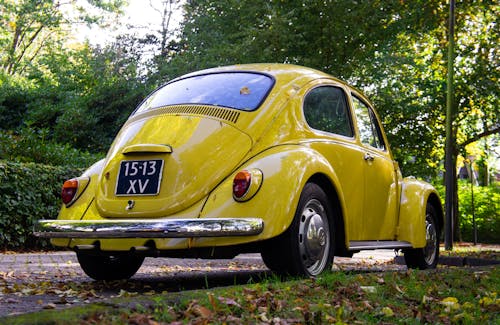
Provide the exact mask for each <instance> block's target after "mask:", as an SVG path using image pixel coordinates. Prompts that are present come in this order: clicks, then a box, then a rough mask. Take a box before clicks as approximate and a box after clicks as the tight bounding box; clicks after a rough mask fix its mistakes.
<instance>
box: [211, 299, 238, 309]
mask: <svg viewBox="0 0 500 325" xmlns="http://www.w3.org/2000/svg"><path fill="white" fill-rule="evenodd" d="M217 299H219V301H220V302H221V303H223V304H226V305H228V306H233V307H238V308H241V305H240V304H239V303H237V302H236V300H234V299H231V298H226V297H217Z"/></svg>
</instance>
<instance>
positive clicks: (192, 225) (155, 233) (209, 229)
mask: <svg viewBox="0 0 500 325" xmlns="http://www.w3.org/2000/svg"><path fill="white" fill-rule="evenodd" d="M263 229H264V221H263V220H262V219H259V218H220V219H219V218H214V219H155V220H129V219H127V220H40V221H38V223H37V224H35V228H34V235H35V236H37V237H42V238H187V237H230V236H252V235H258V234H260V233H261V232H262V230H263Z"/></svg>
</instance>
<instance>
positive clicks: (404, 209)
mask: <svg viewBox="0 0 500 325" xmlns="http://www.w3.org/2000/svg"><path fill="white" fill-rule="evenodd" d="M427 204H432V205H433V206H434V208H435V210H436V213H437V218H438V220H437V222H438V224H439V229H443V209H442V206H441V202H440V200H439V195H438V193H437V191H436V189H435V188H434V187H433V186H432V185H430V184H429V183H426V182H423V181H420V180H417V179H415V178H414V177H406V178H404V179H403V184H402V188H401V205H400V209H399V226H398V240H400V241H407V242H410V243H411V244H412V246H413V247H414V248H421V247H424V246H425V245H426V238H425V216H426V207H427Z"/></svg>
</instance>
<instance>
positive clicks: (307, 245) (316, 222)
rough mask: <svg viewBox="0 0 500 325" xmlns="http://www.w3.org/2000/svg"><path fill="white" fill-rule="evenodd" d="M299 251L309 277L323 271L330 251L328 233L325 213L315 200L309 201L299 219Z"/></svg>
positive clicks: (319, 203)
mask: <svg viewBox="0 0 500 325" xmlns="http://www.w3.org/2000/svg"><path fill="white" fill-rule="evenodd" d="M298 235H299V238H298V240H299V251H300V256H301V258H302V262H303V264H304V266H305V267H306V268H307V271H308V272H309V274H310V275H317V274H319V273H321V272H322V271H323V269H324V268H325V265H326V263H327V260H328V252H329V251H330V232H329V227H328V219H327V216H326V211H325V209H324V207H323V205H322V204H321V202H319V201H318V200H316V199H312V200H310V201H309V202H308V203H307V204H306V206H305V207H304V210H303V211H302V215H301V217H300V226H299V234H298Z"/></svg>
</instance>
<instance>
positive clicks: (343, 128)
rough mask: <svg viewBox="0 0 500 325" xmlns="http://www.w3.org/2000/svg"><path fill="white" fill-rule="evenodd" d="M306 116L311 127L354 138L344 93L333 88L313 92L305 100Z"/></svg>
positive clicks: (315, 89) (319, 88)
mask: <svg viewBox="0 0 500 325" xmlns="http://www.w3.org/2000/svg"><path fill="white" fill-rule="evenodd" d="M303 109H304V116H305V119H306V121H307V123H308V124H309V126H310V127H312V128H314V129H317V130H321V131H326V132H330V133H335V134H340V135H344V136H348V137H352V136H353V130H352V124H351V119H350V117H349V110H348V106H347V100H346V96H345V93H344V91H343V90H342V89H341V88H338V87H333V86H322V87H317V88H314V89H313V90H311V91H310V92H309V93H308V94H307V95H306V97H305V100H304V107H303Z"/></svg>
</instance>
